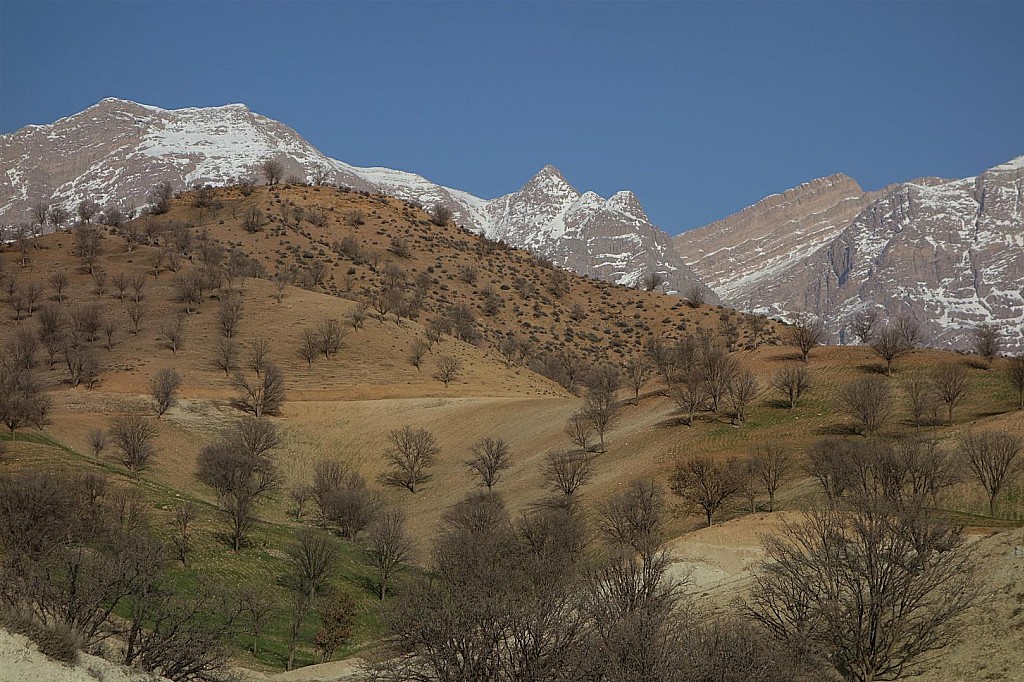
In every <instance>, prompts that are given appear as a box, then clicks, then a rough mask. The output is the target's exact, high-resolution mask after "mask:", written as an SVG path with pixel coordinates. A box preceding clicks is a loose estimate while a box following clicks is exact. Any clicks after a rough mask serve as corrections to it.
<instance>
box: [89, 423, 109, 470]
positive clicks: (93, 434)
mask: <svg viewBox="0 0 1024 682" xmlns="http://www.w3.org/2000/svg"><path fill="white" fill-rule="evenodd" d="M106 448H107V432H106V431H104V430H103V429H93V430H92V431H90V432H89V449H90V450H92V457H93V459H94V460H96V461H97V462H98V461H99V459H100V455H101V454H102V453H103V451H104V450H105V449H106Z"/></svg>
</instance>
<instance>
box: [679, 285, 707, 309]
mask: <svg viewBox="0 0 1024 682" xmlns="http://www.w3.org/2000/svg"><path fill="white" fill-rule="evenodd" d="M683 301H685V302H686V305H688V306H690V307H691V308H699V307H701V306H702V305H704V303H705V302H706V301H707V294H706V293H705V292H704V287H702V286H701V285H700V284H697V283H696V282H693V283H692V284H690V285H688V286H687V287H686V290H685V291H684V292H683Z"/></svg>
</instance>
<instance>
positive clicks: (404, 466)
mask: <svg viewBox="0 0 1024 682" xmlns="http://www.w3.org/2000/svg"><path fill="white" fill-rule="evenodd" d="M388 438H389V439H390V440H391V446H390V447H389V448H387V449H386V450H385V451H384V460H385V461H386V462H387V463H388V465H389V466H390V467H391V471H389V472H388V473H387V474H385V475H384V478H383V480H384V482H385V483H387V484H388V485H393V486H397V487H401V488H406V489H407V490H408V491H409V492H411V493H415V492H416V490H417V489H418V488H419V486H421V485H422V484H423V483H426V482H427V481H429V480H430V478H431V474H430V469H431V468H432V467H433V466H434V464H435V463H437V455H438V454H439V453H440V452H441V448H439V447H438V446H437V441H436V440H435V439H434V434H432V433H430V431H427V430H426V429H423V428H420V429H414V428H412V427H411V426H403V427H402V428H401V429H396V430H394V431H392V432H391V433H389V434H388Z"/></svg>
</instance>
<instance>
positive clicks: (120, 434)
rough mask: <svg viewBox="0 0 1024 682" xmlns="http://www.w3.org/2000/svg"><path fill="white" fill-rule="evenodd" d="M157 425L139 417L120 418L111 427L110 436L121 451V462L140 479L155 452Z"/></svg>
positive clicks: (127, 416)
mask: <svg viewBox="0 0 1024 682" xmlns="http://www.w3.org/2000/svg"><path fill="white" fill-rule="evenodd" d="M156 433H157V432H156V425H155V424H153V423H152V422H150V421H148V420H146V419H145V418H143V417H140V416H138V415H126V416H124V417H118V418H117V419H115V420H114V422H113V424H111V426H110V435H111V437H112V438H113V440H114V443H116V444H117V447H118V449H119V450H120V451H121V462H122V463H123V464H124V465H125V467H127V468H128V471H130V472H131V473H132V475H133V476H135V477H138V474H139V472H140V471H141V470H143V469H145V468H146V465H147V464H149V460H150V459H152V457H153V454H154V452H155V450H154V448H153V440H154V439H155V438H156Z"/></svg>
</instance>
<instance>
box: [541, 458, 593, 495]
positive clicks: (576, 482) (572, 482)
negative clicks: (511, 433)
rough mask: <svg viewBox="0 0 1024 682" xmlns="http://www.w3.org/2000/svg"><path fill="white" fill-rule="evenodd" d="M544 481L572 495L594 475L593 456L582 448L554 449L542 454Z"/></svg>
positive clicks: (563, 492) (551, 486)
mask: <svg viewBox="0 0 1024 682" xmlns="http://www.w3.org/2000/svg"><path fill="white" fill-rule="evenodd" d="M542 473H543V476H544V483H545V484H546V485H547V487H548V488H550V489H551V490H553V491H555V492H558V493H562V494H563V495H565V496H566V497H572V496H573V495H575V494H576V492H577V491H578V490H579V489H580V488H582V487H583V486H585V485H586V484H587V483H589V482H590V480H591V479H592V478H593V477H594V458H593V456H591V455H590V454H589V453H587V452H586V451H584V450H572V451H569V452H566V451H563V450H554V451H552V452H549V453H547V454H546V455H544V469H543V471H542Z"/></svg>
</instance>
